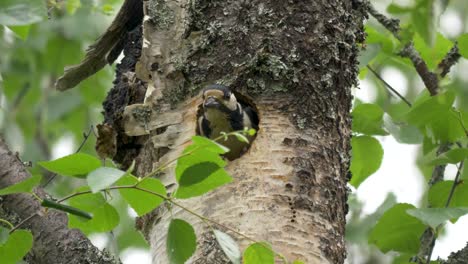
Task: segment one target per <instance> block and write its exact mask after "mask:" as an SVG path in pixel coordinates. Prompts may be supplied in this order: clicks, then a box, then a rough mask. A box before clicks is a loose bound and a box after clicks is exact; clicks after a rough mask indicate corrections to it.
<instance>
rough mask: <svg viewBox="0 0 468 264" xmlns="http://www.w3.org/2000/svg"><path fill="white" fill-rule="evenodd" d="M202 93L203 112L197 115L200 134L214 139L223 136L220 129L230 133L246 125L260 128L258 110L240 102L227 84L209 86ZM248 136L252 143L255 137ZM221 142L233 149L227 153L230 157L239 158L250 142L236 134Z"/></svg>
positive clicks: (256, 128) (231, 158)
mask: <svg viewBox="0 0 468 264" xmlns="http://www.w3.org/2000/svg"><path fill="white" fill-rule="evenodd" d="M202 96H203V105H202V113H201V114H200V117H199V118H198V131H199V134H200V135H202V136H205V137H207V138H210V139H215V138H218V137H219V136H220V135H221V132H225V133H229V132H232V131H238V130H243V129H244V128H247V129H251V128H253V129H255V130H258V116H257V113H256V112H255V111H254V110H253V109H252V108H251V107H250V106H245V105H242V104H241V103H239V102H238V100H237V98H236V96H235V95H234V93H232V92H231V90H230V89H229V88H228V87H226V86H223V85H218V84H213V85H209V86H207V87H206V88H205V89H204V90H203V94H202ZM247 138H248V139H249V141H250V143H251V142H252V139H253V138H252V137H250V136H247ZM219 143H220V144H222V145H224V146H225V147H227V148H229V150H230V151H229V152H228V153H226V154H225V155H224V156H225V157H226V158H227V159H229V160H233V159H236V158H238V157H240V155H242V154H243V153H244V152H245V151H247V149H248V147H249V145H250V144H247V143H245V142H241V141H239V140H238V139H237V138H236V137H233V136H230V137H229V138H228V139H227V140H226V141H223V140H221V141H220V142H219Z"/></svg>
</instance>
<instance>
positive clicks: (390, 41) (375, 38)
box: [359, 24, 397, 66]
mask: <svg viewBox="0 0 468 264" xmlns="http://www.w3.org/2000/svg"><path fill="white" fill-rule="evenodd" d="M364 27H365V31H366V34H367V38H366V42H367V43H368V44H378V45H380V46H381V49H382V51H384V52H385V53H387V54H392V53H393V50H394V49H395V47H396V42H397V40H396V39H395V38H394V37H393V36H392V35H390V33H389V34H382V33H380V32H379V31H378V30H376V29H375V28H373V27H372V26H370V25H367V24H366V25H365V26H364ZM359 65H360V66H361V65H362V64H361V60H360V63H359Z"/></svg>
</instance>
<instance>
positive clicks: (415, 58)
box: [399, 43, 439, 96]
mask: <svg viewBox="0 0 468 264" xmlns="http://www.w3.org/2000/svg"><path fill="white" fill-rule="evenodd" d="M399 55H400V56H402V57H406V58H408V59H410V60H411V62H412V63H413V65H414V68H415V69H416V72H417V73H418V74H419V77H421V79H422V81H423V82H424V85H425V86H426V88H427V90H429V93H430V94H431V95H432V96H434V95H436V94H437V93H438V88H439V79H438V78H437V74H435V73H433V72H431V71H430V70H429V68H428V67H427V64H426V62H425V61H424V60H423V59H422V58H421V55H420V54H419V52H418V51H417V50H416V49H415V48H414V45H413V43H410V44H408V45H406V46H405V47H404V48H403V49H402V50H401V51H400V53H399Z"/></svg>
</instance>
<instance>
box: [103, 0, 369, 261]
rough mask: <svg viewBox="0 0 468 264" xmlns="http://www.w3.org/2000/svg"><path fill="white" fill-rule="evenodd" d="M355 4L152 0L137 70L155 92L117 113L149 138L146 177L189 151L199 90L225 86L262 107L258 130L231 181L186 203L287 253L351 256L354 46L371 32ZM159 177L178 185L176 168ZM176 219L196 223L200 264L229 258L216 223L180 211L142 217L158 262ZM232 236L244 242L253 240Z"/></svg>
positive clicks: (141, 162)
mask: <svg viewBox="0 0 468 264" xmlns="http://www.w3.org/2000/svg"><path fill="white" fill-rule="evenodd" d="M357 3H358V1H338V0H326V1H325V0H322V1H307V2H306V1H293V0H291V1H286V2H285V1H278V0H270V1H267V0H263V1H261V0H252V1H208V0H191V1H189V0H178V1H175V0H174V1H172V0H171V1H169V0H148V1H145V2H144V5H145V7H144V9H145V20H144V24H143V38H144V39H143V49H142V55H141V58H140V60H139V62H138V63H137V65H136V67H135V69H136V70H135V75H136V77H137V79H140V80H143V81H145V82H147V91H146V96H145V100H144V102H143V103H140V104H134V105H129V106H127V107H126V108H125V110H124V111H123V115H122V116H121V117H118V118H121V119H119V120H121V121H122V126H121V127H120V128H121V129H122V130H123V131H125V134H126V136H128V137H133V136H138V138H139V140H140V143H141V144H142V145H143V147H142V149H141V150H140V151H139V155H138V156H137V161H138V162H137V164H138V165H137V173H138V175H143V174H145V173H147V172H149V171H151V170H152V169H153V168H155V167H157V166H158V164H161V163H164V162H165V161H168V160H171V159H173V158H175V157H177V156H178V155H179V154H180V153H181V151H182V150H183V148H184V147H185V146H186V145H187V144H189V142H190V138H191V136H193V135H194V134H195V131H196V117H197V116H196V115H197V107H198V105H199V104H200V103H201V99H200V98H199V97H196V96H195V95H197V94H198V93H199V91H200V88H202V87H203V86H205V85H208V84H213V83H222V84H225V85H227V86H229V87H230V88H231V89H232V90H235V91H236V92H238V93H241V94H243V95H244V96H246V97H247V98H249V99H250V100H251V101H252V102H253V103H254V104H255V105H256V107H257V109H258V113H259V117H260V130H259V132H258V136H257V138H256V140H255V141H254V143H253V144H252V146H251V148H250V150H249V151H248V152H247V153H246V154H245V155H244V156H242V157H241V158H239V159H237V160H234V161H232V162H230V163H229V164H228V166H227V170H228V171H229V172H230V173H231V175H233V177H234V181H233V182H232V183H231V184H228V185H226V186H223V187H221V188H218V189H217V190H215V191H214V192H211V193H209V194H207V195H205V196H203V197H201V198H197V199H188V200H182V201H180V202H181V203H183V204H184V205H185V206H187V207H189V208H191V209H193V210H194V211H197V212H199V213H201V214H203V215H204V216H206V217H209V218H211V219H214V220H216V221H218V222H221V223H223V224H225V225H228V226H230V227H232V228H235V229H237V230H239V231H240V232H242V233H244V234H246V235H248V236H250V237H254V238H255V239H257V240H259V241H268V242H270V243H272V245H273V248H274V249H275V250H276V251H278V252H281V253H283V254H284V255H285V256H286V257H287V258H288V259H291V260H293V259H300V260H302V261H304V262H305V263H343V261H344V258H345V243H344V227H345V215H346V212H347V206H346V199H347V190H346V180H347V179H346V175H347V172H348V167H349V151H350V144H349V139H350V136H351V120H350V114H349V111H350V106H351V99H352V98H351V91H350V90H351V86H353V85H355V84H356V75H357V65H358V63H357V59H356V58H357V53H358V49H357V45H356V43H357V42H361V41H362V40H363V36H364V33H363V26H362V20H363V18H364V16H365V15H364V14H365V12H364V10H363V8H362V7H361V6H360V5H359V4H357ZM194 96H195V97H194ZM106 122H108V123H112V121H111V120H107V121H106ZM145 140H146V141H145ZM118 148H119V147H118ZM120 148H121V150H123V149H124V147H122V146H120ZM119 153H121V154H123V153H125V152H124V151H121V152H119ZM117 155H119V154H117ZM131 155H133V154H131ZM119 160H127V161H128V160H129V159H128V158H126V157H124V156H123V157H122V156H119ZM160 178H161V180H162V181H163V182H164V183H165V184H166V185H167V186H170V185H171V184H173V183H174V172H173V169H168V170H167V171H165V173H164V174H163V175H161V176H160ZM170 191H172V190H170ZM171 217H174V218H183V219H185V220H187V221H188V222H190V223H191V224H193V225H194V227H195V229H196V232H197V237H198V242H199V245H198V247H197V252H196V254H195V255H194V256H193V257H192V258H191V261H190V263H210V264H211V263H228V261H227V260H226V258H224V257H223V253H222V252H221V251H220V249H219V248H218V247H217V246H216V242H215V241H214V240H213V236H212V235H211V234H209V230H208V229H207V228H206V226H204V225H203V223H201V222H200V221H199V219H197V218H194V217H193V216H191V215H188V214H186V213H185V212H183V211H181V210H180V209H179V208H172V210H171V214H169V213H167V212H166V210H165V209H164V208H160V209H159V210H157V211H156V212H153V213H152V214H150V215H147V216H146V217H144V218H142V219H140V220H139V227H140V228H141V229H142V231H143V232H144V234H145V236H146V238H147V239H148V240H149V242H150V244H151V247H152V254H153V263H168V262H167V257H166V253H165V250H166V247H165V241H166V233H165V232H166V231H167V226H168V224H169V220H170V218H171ZM233 237H235V238H236V239H237V241H238V242H239V244H240V245H241V247H242V248H243V249H244V248H245V247H246V246H247V244H248V243H249V241H245V240H243V239H242V238H239V237H236V236H235V235H233Z"/></svg>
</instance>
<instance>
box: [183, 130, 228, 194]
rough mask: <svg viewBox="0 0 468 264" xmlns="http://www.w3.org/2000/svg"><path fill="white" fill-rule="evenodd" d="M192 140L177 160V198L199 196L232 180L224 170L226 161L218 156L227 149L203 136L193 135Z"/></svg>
mask: <svg viewBox="0 0 468 264" xmlns="http://www.w3.org/2000/svg"><path fill="white" fill-rule="evenodd" d="M192 141H193V144H192V145H190V146H188V147H187V148H186V149H185V150H184V152H183V153H184V154H188V153H189V154H188V155H186V156H183V157H181V158H179V159H178V160H177V165H176V169H175V172H176V180H177V182H178V183H179V188H178V189H177V190H176V192H175V194H174V197H177V198H182V199H184V198H190V197H194V196H199V195H202V194H204V193H207V192H209V191H210V190H213V189H215V188H217V187H219V186H221V185H224V184H226V183H229V182H231V181H232V178H231V176H229V175H228V174H227V172H226V171H225V170H224V166H226V162H225V161H224V160H223V159H222V158H221V157H220V156H219V154H223V153H226V150H227V149H226V148H225V147H223V146H221V145H219V144H217V143H214V142H213V141H211V140H209V139H207V138H203V137H198V136H196V137H193V138H192Z"/></svg>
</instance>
